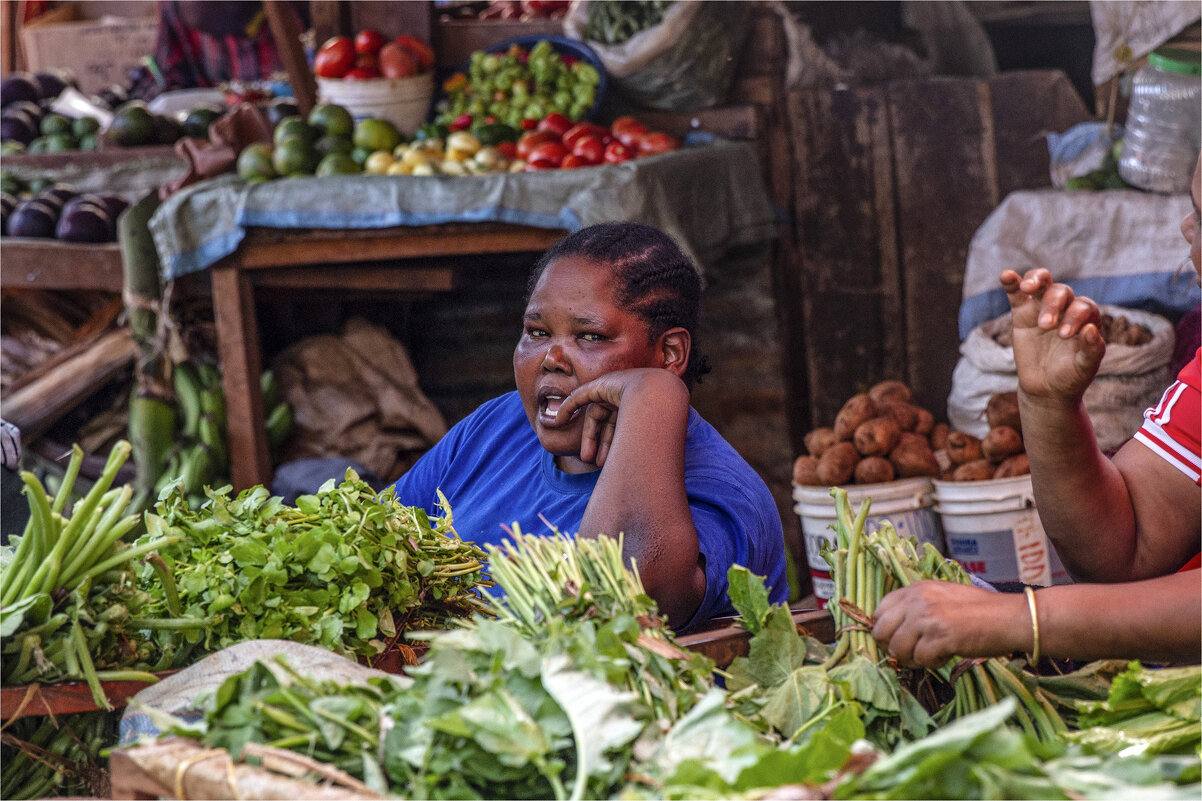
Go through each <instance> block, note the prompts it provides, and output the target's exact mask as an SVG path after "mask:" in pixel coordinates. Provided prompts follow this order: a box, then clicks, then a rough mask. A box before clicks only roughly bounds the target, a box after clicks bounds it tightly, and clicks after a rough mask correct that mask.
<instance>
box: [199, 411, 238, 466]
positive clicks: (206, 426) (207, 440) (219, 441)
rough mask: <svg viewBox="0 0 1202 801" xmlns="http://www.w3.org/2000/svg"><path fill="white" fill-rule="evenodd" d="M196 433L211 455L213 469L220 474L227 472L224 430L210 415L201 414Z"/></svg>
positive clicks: (227, 450) (227, 458) (228, 459)
mask: <svg viewBox="0 0 1202 801" xmlns="http://www.w3.org/2000/svg"><path fill="white" fill-rule="evenodd" d="M196 435H197V438H198V439H199V440H200V443H201V444H202V445H204V446H205V447H206V448H207V449H208V450H209V453H210V454H211V455H212V457H213V469H214V470H215V471H216V472H217V473H220V474H222V475H224V474H226V473H228V472H229V467H230V453H229V448H227V447H226V444H225V432H224V431H223V430H222V429H221V427H220V426H218V425H217V421H215V420H214V419H213V418H212V417H209V416H208V415H201V418H200V421H199V423H198V424H197V427H196Z"/></svg>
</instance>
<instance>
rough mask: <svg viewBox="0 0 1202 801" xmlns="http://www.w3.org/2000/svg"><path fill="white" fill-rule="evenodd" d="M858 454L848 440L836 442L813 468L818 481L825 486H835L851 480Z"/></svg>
mask: <svg viewBox="0 0 1202 801" xmlns="http://www.w3.org/2000/svg"><path fill="white" fill-rule="evenodd" d="M858 461H860V454H859V453H858V452H857V451H856V446H855V445H852V444H851V443H850V442H837V443H835V444H834V445H832V446H831V447H830V448H828V449H827V451H826V453H824V454H822V458H820V459H819V460H818V467H817V468H815V472H816V474H817V478H818V483H819V484H821V485H823V486H827V487H837V486H839V485H840V484H846V483H847V482H849V481H850V480H851V477H852V474H853V473H854V472H855V469H856V462H858Z"/></svg>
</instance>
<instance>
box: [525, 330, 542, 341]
mask: <svg viewBox="0 0 1202 801" xmlns="http://www.w3.org/2000/svg"><path fill="white" fill-rule="evenodd" d="M546 335H547V332H546V331H544V330H543V329H541V328H527V329H526V336H528V337H530V338H531V339H539V338H541V337H545V336H546Z"/></svg>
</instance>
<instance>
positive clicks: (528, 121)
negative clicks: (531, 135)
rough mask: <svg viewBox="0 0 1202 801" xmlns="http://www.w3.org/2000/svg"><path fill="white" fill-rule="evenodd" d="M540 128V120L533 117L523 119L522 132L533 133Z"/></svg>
mask: <svg viewBox="0 0 1202 801" xmlns="http://www.w3.org/2000/svg"><path fill="white" fill-rule="evenodd" d="M536 128H538V120H536V119H534V118H533V117H525V118H523V119H522V130H523V131H533V130H535V129H536Z"/></svg>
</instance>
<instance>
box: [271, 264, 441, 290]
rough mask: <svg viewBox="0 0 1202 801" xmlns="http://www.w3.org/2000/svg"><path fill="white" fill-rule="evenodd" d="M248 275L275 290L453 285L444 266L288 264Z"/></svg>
mask: <svg viewBox="0 0 1202 801" xmlns="http://www.w3.org/2000/svg"><path fill="white" fill-rule="evenodd" d="M251 276H252V280H253V281H254V285H255V286H256V287H272V288H276V289H337V290H339V291H340V292H346V291H372V292H448V291H450V290H452V289H454V288H455V271H454V270H452V269H450V268H447V267H410V268H405V269H397V268H396V267H395V266H392V267H382V268H373V267H371V266H370V265H356V266H354V267H336V266H329V267H317V266H314V267H289V268H288V269H284V270H255V271H254V272H252V273H251Z"/></svg>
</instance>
